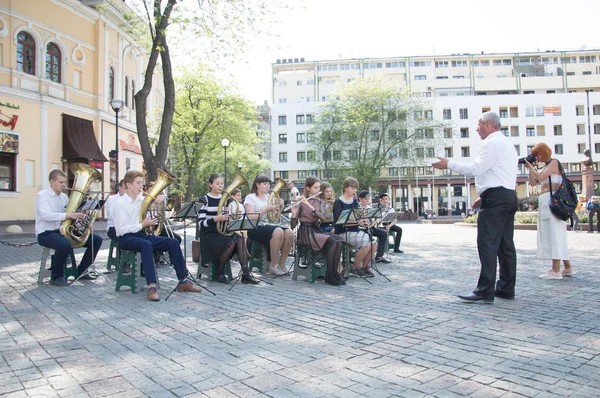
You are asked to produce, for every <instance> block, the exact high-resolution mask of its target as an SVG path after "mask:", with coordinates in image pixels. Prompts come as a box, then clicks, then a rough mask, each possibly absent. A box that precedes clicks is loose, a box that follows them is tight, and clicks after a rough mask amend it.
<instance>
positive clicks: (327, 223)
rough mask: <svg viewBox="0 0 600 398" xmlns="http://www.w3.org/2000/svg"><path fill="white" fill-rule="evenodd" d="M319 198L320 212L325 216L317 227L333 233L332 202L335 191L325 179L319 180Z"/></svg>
mask: <svg viewBox="0 0 600 398" xmlns="http://www.w3.org/2000/svg"><path fill="white" fill-rule="evenodd" d="M319 199H321V213H323V215H324V216H325V220H324V221H321V224H320V225H319V228H321V230H322V231H323V232H327V233H330V234H333V233H334V232H335V231H334V229H333V202H334V200H335V193H334V192H333V187H332V186H331V184H330V183H328V182H327V181H323V182H321V194H320V195H319Z"/></svg>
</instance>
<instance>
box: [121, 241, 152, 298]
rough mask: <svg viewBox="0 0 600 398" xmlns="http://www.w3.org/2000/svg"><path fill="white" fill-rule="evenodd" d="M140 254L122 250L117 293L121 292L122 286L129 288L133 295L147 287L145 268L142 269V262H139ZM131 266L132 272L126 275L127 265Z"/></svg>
mask: <svg viewBox="0 0 600 398" xmlns="http://www.w3.org/2000/svg"><path fill="white" fill-rule="evenodd" d="M138 254H139V253H137V252H132V251H129V250H121V254H120V255H119V256H118V257H119V268H118V269H119V273H118V274H117V286H116V287H115V291H117V292H118V291H119V290H120V289H121V287H122V286H129V287H130V288H131V293H137V292H138V290H142V288H143V287H144V286H145V285H146V277H145V275H144V267H142V261H141V258H140V261H137V256H138ZM126 264H129V265H131V271H130V272H128V273H124V272H123V271H124V269H125V265H126ZM157 285H158V283H157Z"/></svg>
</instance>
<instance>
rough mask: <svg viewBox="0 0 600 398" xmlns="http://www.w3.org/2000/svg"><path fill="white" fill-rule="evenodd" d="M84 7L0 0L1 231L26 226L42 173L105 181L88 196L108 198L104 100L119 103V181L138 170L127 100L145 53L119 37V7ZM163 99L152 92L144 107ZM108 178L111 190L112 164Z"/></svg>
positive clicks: (111, 134)
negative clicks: (72, 171) (75, 171)
mask: <svg viewBox="0 0 600 398" xmlns="http://www.w3.org/2000/svg"><path fill="white" fill-rule="evenodd" d="M84 3H90V2H89V0H87V1H84V2H82V1H79V0H0V222H2V221H16V220H33V219H34V218H35V214H34V202H35V196H36V194H37V192H38V191H39V190H40V189H43V188H45V187H46V186H47V185H48V173H49V172H50V171H51V170H53V169H57V168H58V169H61V170H63V171H65V172H66V171H67V170H68V166H69V165H70V164H71V163H75V162H83V163H88V164H91V165H92V166H93V167H95V168H97V169H98V171H100V172H101V173H102V175H103V180H102V182H101V183H98V184H95V186H94V187H93V190H98V191H104V192H108V191H111V190H112V189H113V188H112V187H114V182H111V164H112V162H109V161H107V159H108V158H109V152H110V151H111V150H114V149H115V145H116V141H117V137H116V131H115V120H116V117H115V112H114V111H113V109H112V108H111V106H110V100H111V99H120V100H123V101H124V106H123V108H122V110H121V111H120V112H119V129H118V141H119V148H118V154H119V176H120V177H121V178H122V176H123V175H124V173H125V171H126V170H128V169H139V170H141V169H142V168H143V159H142V155H141V150H140V144H139V140H138V136H137V133H136V126H135V110H134V103H133V94H134V92H136V90H139V89H140V88H141V86H142V81H143V80H142V79H143V72H144V68H145V66H146V53H145V50H144V49H143V48H142V47H141V45H140V44H139V43H137V42H136V40H135V39H134V38H133V37H131V36H130V35H129V34H128V33H127V32H126V31H125V30H124V29H123V28H122V26H124V20H123V19H122V17H121V15H122V11H123V8H125V7H127V6H126V4H125V2H122V1H117V0H113V1H104V2H102V1H94V2H92V3H95V4H98V3H103V4H104V6H105V7H100V8H98V9H97V8H95V7H92V6H87V5H85V4H84ZM158 86H161V85H160V84H155V85H154V87H155V88H156V87H158ZM161 87H162V86H161ZM162 98H163V95H162V94H161V93H157V92H156V89H153V94H151V96H150V98H149V101H148V102H149V104H155V103H158V102H161V101H162ZM112 170H113V173H112V174H113V175H112V180H113V181H114V164H113V166H112ZM70 178H71V179H72V176H70ZM106 195H107V194H106Z"/></svg>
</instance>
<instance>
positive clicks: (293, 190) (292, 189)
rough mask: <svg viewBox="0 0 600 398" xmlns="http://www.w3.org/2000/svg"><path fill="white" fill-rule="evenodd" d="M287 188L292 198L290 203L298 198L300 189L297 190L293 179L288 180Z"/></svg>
mask: <svg viewBox="0 0 600 398" xmlns="http://www.w3.org/2000/svg"><path fill="white" fill-rule="evenodd" d="M288 188H289V189H290V197H291V198H292V203H295V202H296V201H297V200H298V196H299V195H300V191H299V190H298V188H296V183H295V182H294V181H293V180H292V181H290V182H288Z"/></svg>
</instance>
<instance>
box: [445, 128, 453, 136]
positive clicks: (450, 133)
mask: <svg viewBox="0 0 600 398" xmlns="http://www.w3.org/2000/svg"><path fill="white" fill-rule="evenodd" d="M444 138H452V129H451V128H446V129H444Z"/></svg>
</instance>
